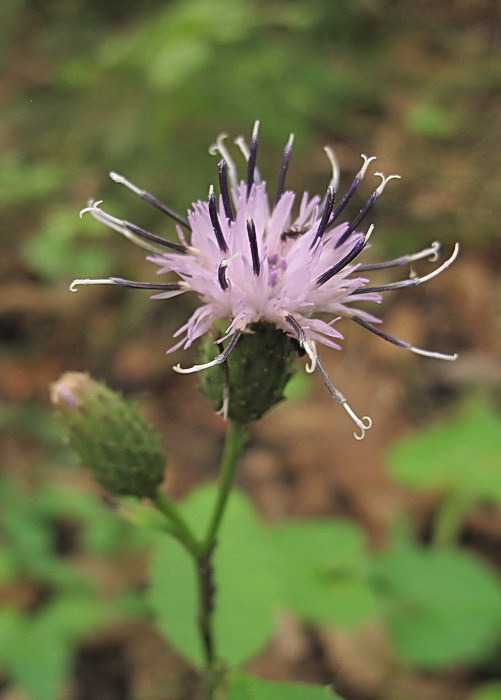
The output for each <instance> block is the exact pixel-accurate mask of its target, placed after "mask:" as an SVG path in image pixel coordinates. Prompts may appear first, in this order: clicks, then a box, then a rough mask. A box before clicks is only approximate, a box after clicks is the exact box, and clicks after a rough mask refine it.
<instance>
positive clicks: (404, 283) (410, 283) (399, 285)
mask: <svg viewBox="0 0 501 700" xmlns="http://www.w3.org/2000/svg"><path fill="white" fill-rule="evenodd" d="M458 254H459V243H456V245H455V246H454V250H453V251H452V255H451V256H450V257H449V258H448V259H447V260H446V261H445V262H443V263H442V264H441V265H440V267H437V269H436V270H433V272H429V273H428V274H427V275H423V276H422V277H409V278H408V279H406V280H399V281H398V282H389V283H388V284H380V285H378V286H376V287H360V288H359V289H355V290H354V291H353V292H352V294H366V293H367V292H391V291H392V290H394V289H403V288H404V287H415V286H416V285H418V284H423V282H428V280H431V279H433V278H434V277H436V276H437V275H439V274H440V273H441V272H443V271H444V270H446V269H447V268H448V267H450V265H452V263H453V262H454V260H455V259H456V258H457V256H458Z"/></svg>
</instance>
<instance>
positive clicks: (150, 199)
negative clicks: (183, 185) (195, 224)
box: [110, 171, 191, 231]
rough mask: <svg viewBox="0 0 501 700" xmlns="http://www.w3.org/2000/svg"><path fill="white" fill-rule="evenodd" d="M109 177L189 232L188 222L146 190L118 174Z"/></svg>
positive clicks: (111, 173) (112, 173)
mask: <svg viewBox="0 0 501 700" xmlns="http://www.w3.org/2000/svg"><path fill="white" fill-rule="evenodd" d="M110 177H111V179H112V180H113V181H114V182H118V183H119V184H120V185H125V187H127V188H128V189H129V190H131V191H132V192H134V194H137V195H138V196H139V197H141V199H144V201H145V202H148V204H152V205H153V206H154V207H156V208H157V209H159V210H160V211H161V212H162V213H163V214H167V216H170V218H171V219H174V221H177V223H178V224H181V226H184V227H185V228H187V229H188V231H191V226H190V224H189V223H188V220H187V219H185V218H184V217H183V216H180V215H179V214H178V213H177V212H175V211H174V210H173V209H171V208H170V207H168V206H167V205H166V204H164V203H163V202H161V201H160V200H159V199H157V198H156V197H154V196H153V195H152V194H150V193H149V192H147V191H146V190H143V189H141V188H140V187H137V185H134V184H133V183H132V182H131V181H130V180H127V178H125V177H124V176H123V175H119V174H118V173H115V172H113V171H111V172H110Z"/></svg>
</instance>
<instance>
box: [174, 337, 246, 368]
mask: <svg viewBox="0 0 501 700" xmlns="http://www.w3.org/2000/svg"><path fill="white" fill-rule="evenodd" d="M241 335H242V331H235V333H234V334H233V336H232V338H231V340H230V342H229V343H228V345H227V346H226V347H225V349H224V350H223V352H222V353H220V354H219V355H218V356H217V357H215V358H214V359H213V360H212V361H211V362H206V363H205V364H203V365H193V367H187V368H186V369H183V367H181V366H180V365H175V366H174V367H173V368H172V369H173V370H175V371H176V372H179V374H191V373H192V372H200V371H201V370H203V369H207V368H208V367H214V366H215V365H220V364H222V363H223V362H226V360H227V359H228V357H229V356H230V355H231V353H232V352H233V350H234V349H235V345H236V344H237V343H238V341H239V339H240V336H241Z"/></svg>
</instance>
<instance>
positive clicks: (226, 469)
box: [152, 421, 247, 700]
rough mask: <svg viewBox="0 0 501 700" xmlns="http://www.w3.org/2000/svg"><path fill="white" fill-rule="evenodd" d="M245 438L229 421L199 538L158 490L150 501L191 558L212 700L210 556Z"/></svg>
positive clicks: (207, 693) (215, 670) (215, 680)
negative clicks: (214, 488)
mask: <svg viewBox="0 0 501 700" xmlns="http://www.w3.org/2000/svg"><path fill="white" fill-rule="evenodd" d="M246 439H247V430H246V426H245V424H244V423H238V422H233V421H232V422H230V423H229V425H228V432H227V433H226V440H225V443H224V449H223V456H222V458H221V470H220V476H219V488H218V492H217V497H216V501H215V504H214V509H213V511H212V514H211V516H210V520H209V525H208V527H207V532H206V535H205V537H204V539H203V540H202V541H200V540H198V539H197V537H196V536H195V535H194V534H193V532H192V530H191V528H190V526H189V525H188V523H187V522H186V521H185V520H184V518H183V517H182V515H181V514H180V513H179V510H178V509H177V507H176V505H175V504H174V503H173V501H171V499H170V498H169V496H167V495H166V494H164V493H160V492H157V494H156V495H155V496H154V498H153V499H152V500H153V503H154V504H155V506H156V507H157V509H158V510H159V511H161V512H162V513H163V514H164V515H165V516H166V517H167V519H168V521H169V530H170V532H171V534H172V535H173V536H174V537H175V538H176V539H177V540H178V541H179V542H180V543H181V544H182V545H183V546H184V548H185V549H186V550H187V551H188V552H189V554H190V555H191V557H192V558H193V563H194V565H195V569H196V575H197V583H198V605H199V609H198V618H197V624H198V630H199V634H200V640H201V643H202V647H203V651H204V657H205V673H204V697H205V698H206V700H211V699H212V698H213V697H214V693H215V692H216V690H217V687H218V684H219V683H220V681H221V678H222V676H223V675H224V667H223V666H221V664H219V662H218V660H217V656H216V651H215V645H214V629H213V612H214V593H215V590H216V589H215V583H214V576H213V561H212V556H213V553H214V548H215V547H216V544H217V536H218V533H219V528H220V526H221V522H222V519H223V515H224V511H225V508H226V505H227V503H228V496H229V495H230V492H231V488H232V486H233V481H234V477H235V472H236V468H237V464H238V458H239V457H240V454H241V452H242V449H243V446H244V444H245V441H246Z"/></svg>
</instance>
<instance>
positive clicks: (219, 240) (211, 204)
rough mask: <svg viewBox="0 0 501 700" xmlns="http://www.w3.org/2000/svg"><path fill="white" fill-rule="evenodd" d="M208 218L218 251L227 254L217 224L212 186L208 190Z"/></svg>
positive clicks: (222, 236) (226, 248) (225, 245)
mask: <svg viewBox="0 0 501 700" xmlns="http://www.w3.org/2000/svg"><path fill="white" fill-rule="evenodd" d="M209 216H210V220H211V224H212V229H213V231H214V235H215V236H216V241H217V244H218V246H219V250H220V251H221V252H222V253H227V252H228V245H227V243H226V241H225V239H224V234H223V230H222V228H221V224H220V223H219V218H218V215H217V206H216V197H215V195H214V188H213V187H212V185H211V186H210V190H209Z"/></svg>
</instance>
